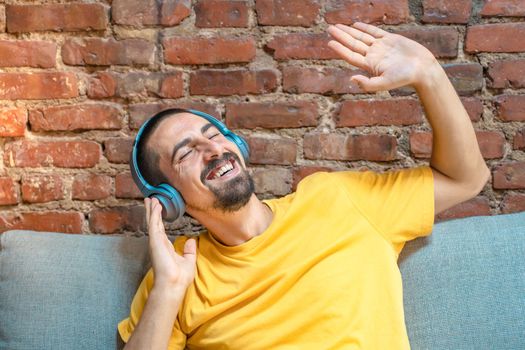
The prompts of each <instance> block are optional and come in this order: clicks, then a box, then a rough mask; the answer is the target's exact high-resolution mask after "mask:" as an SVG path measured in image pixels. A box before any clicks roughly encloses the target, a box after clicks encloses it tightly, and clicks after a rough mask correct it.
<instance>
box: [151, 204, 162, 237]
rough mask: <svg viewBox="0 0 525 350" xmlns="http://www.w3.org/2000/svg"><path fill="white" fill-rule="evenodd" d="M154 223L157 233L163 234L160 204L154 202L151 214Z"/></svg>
mask: <svg viewBox="0 0 525 350" xmlns="http://www.w3.org/2000/svg"><path fill="white" fill-rule="evenodd" d="M153 216H154V217H155V222H154V223H153V224H154V225H155V226H154V227H155V228H156V229H157V231H158V232H161V233H164V224H163V223H162V204H160V202H159V201H158V200H156V203H155V208H154V212H153Z"/></svg>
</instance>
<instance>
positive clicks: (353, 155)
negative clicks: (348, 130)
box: [303, 133, 397, 161]
mask: <svg viewBox="0 0 525 350" xmlns="http://www.w3.org/2000/svg"><path fill="white" fill-rule="evenodd" d="M303 149H304V156H305V158H307V159H330V160H371V161H389V160H394V159H396V151H397V141H396V138H395V137H394V136H390V135H375V134H374V135H341V134H319V133H311V134H306V135H305V136H304V143H303Z"/></svg>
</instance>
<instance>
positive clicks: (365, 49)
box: [328, 23, 490, 214]
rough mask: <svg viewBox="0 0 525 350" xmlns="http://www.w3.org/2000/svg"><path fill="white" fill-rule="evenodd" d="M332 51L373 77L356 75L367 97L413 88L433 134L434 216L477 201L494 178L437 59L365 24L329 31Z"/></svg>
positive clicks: (413, 43) (338, 26)
mask: <svg viewBox="0 0 525 350" xmlns="http://www.w3.org/2000/svg"><path fill="white" fill-rule="evenodd" d="M328 32H329V33H330V35H331V36H332V37H334V39H336V41H335V40H332V41H330V42H329V44H328V46H329V47H330V48H332V49H333V50H334V51H336V52H337V53H338V54H339V55H340V56H341V57H342V58H343V59H344V60H346V61H347V62H349V63H350V64H352V65H354V66H356V67H359V68H361V69H363V70H365V71H367V72H369V73H370V75H371V77H370V78H368V77H365V76H363V75H355V76H353V77H352V80H354V81H356V82H357V83H358V84H359V85H360V86H361V87H362V88H363V89H364V90H365V91H379V90H389V89H395V88H398V87H401V86H405V85H411V86H413V87H414V88H415V89H416V92H417V94H418V96H419V98H420V100H421V102H422V104H423V107H424V108H425V112H426V115H427V118H428V120H429V123H430V125H431V127H432V130H433V136H434V138H433V140H434V141H433V148H432V156H431V160H430V166H431V168H432V172H433V175H434V193H435V196H434V197H435V206H434V207H435V213H436V214H437V213H439V212H441V211H443V210H445V209H447V208H450V207H452V206H454V205H456V204H458V203H461V202H463V201H466V200H468V199H470V198H472V197H474V196H476V195H477V194H478V193H479V192H480V191H481V189H482V188H483V186H484V185H485V183H486V182H487V181H488V179H489V177H490V171H489V169H488V168H487V166H486V164H485V162H484V160H483V157H482V156H481V152H480V150H479V146H478V143H477V140H476V135H475V133H474V128H473V127H472V124H471V122H470V119H469V117H468V114H467V112H466V111H465V108H464V107H463V104H462V103H461V101H460V99H459V97H458V95H457V94H456V91H455V90H454V87H453V86H452V84H451V83H450V81H449V80H448V78H447V76H446V74H445V72H444V70H443V69H442V68H441V66H440V65H439V63H438V62H437V60H436V59H435V58H434V56H433V55H432V54H431V53H430V51H428V50H427V49H426V48H425V47H423V46H422V45H420V44H418V43H416V42H415V41H412V40H410V39H408V38H405V37H403V36H401V35H397V34H392V33H388V32H386V31H384V30H382V29H380V28H377V27H374V26H372V25H367V24H364V23H355V24H354V25H353V26H352V27H348V26H344V25H339V24H338V25H336V26H330V27H329V28H328Z"/></svg>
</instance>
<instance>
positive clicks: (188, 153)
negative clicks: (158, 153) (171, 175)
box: [179, 149, 192, 161]
mask: <svg viewBox="0 0 525 350" xmlns="http://www.w3.org/2000/svg"><path fill="white" fill-rule="evenodd" d="M191 151H192V150H191V149H190V150H189V151H188V152H186V153H184V154H183V155H182V157H180V159H179V161H180V160H183V159H184V158H186V157H187V156H189V155H190V153H191Z"/></svg>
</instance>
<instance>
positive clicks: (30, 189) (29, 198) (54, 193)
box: [22, 175, 64, 203]
mask: <svg viewBox="0 0 525 350" xmlns="http://www.w3.org/2000/svg"><path fill="white" fill-rule="evenodd" d="M61 199H64V185H63V183H62V178H61V176H60V175H31V176H24V177H23V179H22V200H23V201H24V202H28V203H45V202H51V201H58V200H61Z"/></svg>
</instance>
